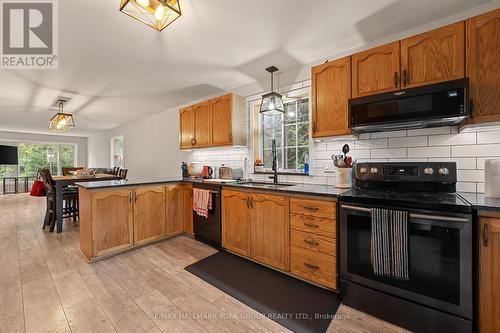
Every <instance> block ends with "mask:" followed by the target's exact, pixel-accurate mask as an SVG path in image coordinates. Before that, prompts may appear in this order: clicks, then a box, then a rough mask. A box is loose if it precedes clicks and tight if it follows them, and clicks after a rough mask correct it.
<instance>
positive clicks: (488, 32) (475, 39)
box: [466, 9, 500, 123]
mask: <svg viewBox="0 0 500 333" xmlns="http://www.w3.org/2000/svg"><path fill="white" fill-rule="evenodd" d="M499 50H500V9H497V10H495V11H492V12H489V13H486V14H483V15H479V16H476V17H473V18H470V19H469V20H467V52H466V53H467V76H468V77H469V79H470V98H471V99H472V103H473V118H472V120H471V122H473V123H482V122H489V121H500V107H499V105H500V51H499Z"/></svg>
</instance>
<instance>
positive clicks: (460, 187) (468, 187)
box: [457, 182, 476, 192]
mask: <svg viewBox="0 0 500 333" xmlns="http://www.w3.org/2000/svg"><path fill="white" fill-rule="evenodd" d="M457 191H458V192H476V183H467V182H458V183H457Z"/></svg>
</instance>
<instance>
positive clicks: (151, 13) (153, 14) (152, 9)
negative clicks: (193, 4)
mask: <svg viewBox="0 0 500 333" xmlns="http://www.w3.org/2000/svg"><path fill="white" fill-rule="evenodd" d="M120 11H121V12H122V13H125V14H127V15H128V16H130V17H132V18H134V19H136V20H138V21H140V22H142V23H144V24H146V25H147V26H149V27H151V28H153V29H156V30H158V31H162V30H163V29H165V28H166V27H167V26H168V25H170V24H171V23H172V22H174V21H175V20H177V19H178V18H179V17H180V16H181V15H182V14H181V6H180V4H179V0H121V2H120Z"/></svg>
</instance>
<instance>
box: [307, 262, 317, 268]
mask: <svg viewBox="0 0 500 333" xmlns="http://www.w3.org/2000/svg"><path fill="white" fill-rule="evenodd" d="M304 266H306V267H307V268H310V269H314V270H318V269H319V267H318V266H316V265H311V264H308V263H307V262H305V263H304Z"/></svg>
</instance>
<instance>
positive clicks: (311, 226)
mask: <svg viewBox="0 0 500 333" xmlns="http://www.w3.org/2000/svg"><path fill="white" fill-rule="evenodd" d="M304 225H305V226H306V227H309V228H319V225H317V224H314V223H304Z"/></svg>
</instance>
